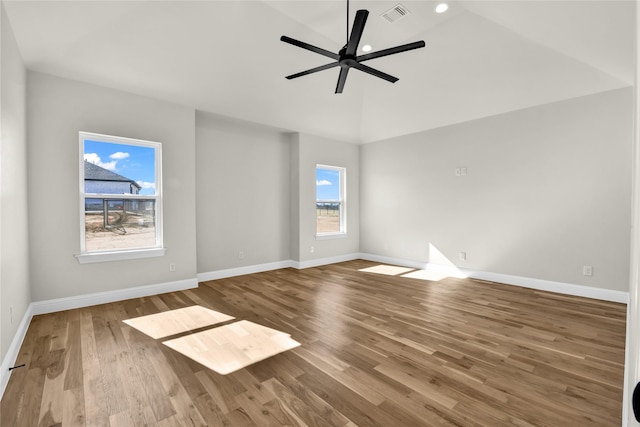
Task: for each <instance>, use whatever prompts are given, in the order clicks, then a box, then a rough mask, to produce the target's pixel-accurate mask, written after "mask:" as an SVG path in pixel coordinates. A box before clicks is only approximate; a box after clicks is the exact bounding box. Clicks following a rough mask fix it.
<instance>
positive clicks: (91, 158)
mask: <svg viewBox="0 0 640 427" xmlns="http://www.w3.org/2000/svg"><path fill="white" fill-rule="evenodd" d="M84 159H85V160H86V161H87V162H89V163H93V164H94V165H98V166H100V167H101V168H105V169H107V170H110V171H114V170H116V164H117V163H118V161H117V160H113V161H111V162H103V161H102V159H100V156H98V154H97V153H84Z"/></svg>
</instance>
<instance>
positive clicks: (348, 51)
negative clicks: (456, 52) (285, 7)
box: [280, 0, 425, 93]
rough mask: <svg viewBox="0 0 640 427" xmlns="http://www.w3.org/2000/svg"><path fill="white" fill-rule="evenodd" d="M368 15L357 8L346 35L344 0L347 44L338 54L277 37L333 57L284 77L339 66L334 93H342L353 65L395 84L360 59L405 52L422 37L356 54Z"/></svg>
mask: <svg viewBox="0 0 640 427" xmlns="http://www.w3.org/2000/svg"><path fill="white" fill-rule="evenodd" d="M368 16H369V11H368V10H364V9H362V10H358V11H357V12H356V17H355V19H354V20H353V28H352V30H351V37H349V0H347V44H345V45H344V47H343V48H342V49H340V51H339V52H338V53H333V52H330V51H328V50H325V49H322V48H319V47H316V46H313V45H310V44H309V43H305V42H301V41H299V40H296V39H292V38H291V37H287V36H282V37H280V40H281V41H283V42H285V43H289V44H292V45H294V46H298V47H301V48H303V49H307V50H310V51H311V52H315V53H319V54H320V55H323V56H326V57H328V58H331V59H333V60H334V62H331V63H329V64H326V65H321V66H319V67H315V68H311V69H310V70H306V71H301V72H299V73H296V74H291V75H290V76H287V77H286V78H287V79H288V80H291V79H295V78H298V77H302V76H306V75H307V74H312V73H317V72H318V71H323V70H328V69H330V68H334V67H338V66H339V67H340V75H339V76H338V84H337V86H336V92H335V93H342V91H343V89H344V84H345V82H346V81H347V74H348V73H349V69H350V68H355V69H357V70H360V71H363V72H365V73H367V74H371V75H372V76H376V77H379V78H381V79H384V80H386V81H388V82H391V83H395V82H397V81H398V78H397V77H394V76H391V75H389V74H387V73H383V72H382V71H380V70H376V69H375V68H371V67H368V66H366V65H364V64H362V62H364V61H369V60H371V59H376V58H380V57H383V56H388V55H394V54H396V53H401V52H406V51H408V50H413V49H418V48H421V47H424V46H425V43H424V41H423V40H421V41H418V42H413V43H407V44H403V45H400V46H396V47H391V48H389V49H383V50H379V51H377V52H371V53H367V54H364V55H356V52H357V50H358V45H359V44H360V38H361V37H362V33H363V31H364V25H365V24H366V22H367V17H368Z"/></svg>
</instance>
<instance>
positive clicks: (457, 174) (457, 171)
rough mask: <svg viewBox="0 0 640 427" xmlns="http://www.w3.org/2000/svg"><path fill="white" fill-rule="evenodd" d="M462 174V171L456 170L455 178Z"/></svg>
mask: <svg viewBox="0 0 640 427" xmlns="http://www.w3.org/2000/svg"><path fill="white" fill-rule="evenodd" d="M461 174H462V170H461V169H460V168H456V176H460V175H461Z"/></svg>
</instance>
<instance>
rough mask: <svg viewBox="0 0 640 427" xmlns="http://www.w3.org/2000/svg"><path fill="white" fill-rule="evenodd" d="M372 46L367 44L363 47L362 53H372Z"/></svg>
mask: <svg viewBox="0 0 640 427" xmlns="http://www.w3.org/2000/svg"><path fill="white" fill-rule="evenodd" d="M371 49H372V48H371V45H370V44H365V45H364V46H362V51H363V52H371Z"/></svg>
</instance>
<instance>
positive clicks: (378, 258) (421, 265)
mask: <svg viewBox="0 0 640 427" xmlns="http://www.w3.org/2000/svg"><path fill="white" fill-rule="evenodd" d="M358 255H359V257H360V259H363V260H365V261H373V262H381V263H384V264H391V265H399V266H401V267H408V268H415V269H416V270H426V269H427V266H428V264H427V263H426V262H421V261H411V260H407V259H400V258H392V257H388V256H383V255H375V254H367V253H360V254H358Z"/></svg>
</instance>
